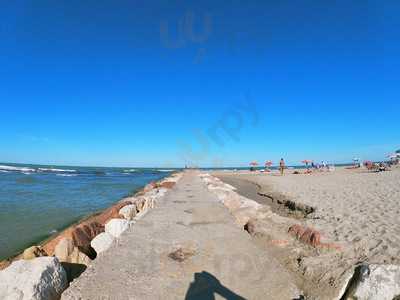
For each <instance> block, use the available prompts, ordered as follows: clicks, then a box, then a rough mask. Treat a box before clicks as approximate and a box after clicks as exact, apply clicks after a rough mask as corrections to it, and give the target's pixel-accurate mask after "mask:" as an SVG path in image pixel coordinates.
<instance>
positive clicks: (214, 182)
mask: <svg viewBox="0 0 400 300" xmlns="http://www.w3.org/2000/svg"><path fill="white" fill-rule="evenodd" d="M199 176H200V177H201V178H202V179H203V181H204V182H205V183H206V185H207V188H208V190H209V191H211V192H212V193H214V194H215V195H216V196H217V198H218V199H219V200H220V201H221V202H222V203H223V204H224V205H225V206H226V207H227V208H228V209H229V211H230V212H231V214H232V215H233V216H234V217H235V220H236V223H237V224H238V225H239V226H241V227H244V225H246V224H247V223H248V222H249V220H250V219H263V218H265V217H266V216H267V214H268V213H269V212H268V211H267V209H266V207H264V206H263V205H260V204H258V203H257V202H255V201H253V200H250V199H248V198H245V197H243V196H240V195H239V194H238V193H236V192H235V190H236V188H235V187H233V186H231V185H229V184H226V183H224V182H222V181H221V180H220V179H219V178H216V177H213V176H211V175H210V174H207V173H206V174H200V175H199Z"/></svg>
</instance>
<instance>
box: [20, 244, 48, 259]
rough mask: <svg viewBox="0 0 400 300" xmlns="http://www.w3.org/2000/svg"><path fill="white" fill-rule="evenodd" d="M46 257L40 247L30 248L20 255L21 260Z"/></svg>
mask: <svg viewBox="0 0 400 300" xmlns="http://www.w3.org/2000/svg"><path fill="white" fill-rule="evenodd" d="M41 256H47V253H46V251H44V250H43V249H42V248H41V247H38V246H32V247H29V248H27V249H25V251H24V253H23V254H22V257H23V259H25V260H30V259H34V258H36V257H41Z"/></svg>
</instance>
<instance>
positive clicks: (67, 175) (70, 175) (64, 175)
mask: <svg viewBox="0 0 400 300" xmlns="http://www.w3.org/2000/svg"><path fill="white" fill-rule="evenodd" d="M56 176H63V177H74V176H78V175H77V174H56Z"/></svg>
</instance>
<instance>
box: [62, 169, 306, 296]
mask: <svg viewBox="0 0 400 300" xmlns="http://www.w3.org/2000/svg"><path fill="white" fill-rule="evenodd" d="M292 282H293V281H292V279H291V276H290V274H289V273H288V272H287V271H286V270H284V269H283V268H282V267H281V266H280V265H279V264H278V262H277V261H275V259H274V258H273V257H272V256H271V255H269V254H268V252H267V251H266V250H265V249H262V248H261V247H259V246H257V245H256V244H255V243H254V242H253V241H252V238H251V237H250V236H249V235H248V233H247V232H246V231H244V230H243V228H240V227H239V226H238V225H237V224H236V223H235V221H234V218H233V216H232V215H231V214H230V213H229V211H228V209H227V208H226V207H224V206H223V204H221V203H220V201H218V199H217V197H216V196H215V195H214V194H212V193H211V192H210V191H208V190H207V188H206V186H205V184H204V182H203V181H202V180H201V179H200V177H199V176H198V172H196V171H188V172H185V173H184V176H183V177H182V179H181V180H180V181H179V182H178V183H177V184H176V185H175V186H174V187H173V188H172V189H171V190H170V191H169V192H168V193H167V195H166V196H165V197H163V198H162V199H161V200H160V201H159V202H158V203H156V207H155V208H154V209H152V210H150V211H149V212H148V213H147V214H146V215H144V216H143V217H142V218H141V219H139V220H137V221H136V224H134V225H133V226H132V227H131V228H130V229H128V231H126V232H125V233H124V234H123V235H122V236H121V237H120V238H119V239H118V242H117V243H115V244H114V245H113V246H112V247H111V248H110V249H108V250H107V251H106V252H103V253H101V254H100V255H99V256H98V257H97V258H96V260H95V261H93V263H92V264H91V265H90V266H89V267H88V268H87V270H86V271H85V272H84V273H83V274H82V275H81V276H80V277H79V278H78V279H76V280H75V281H73V282H72V283H71V285H70V287H69V288H68V289H67V290H66V291H65V292H64V293H63V295H62V299H214V298H213V296H215V297H216V299H294V298H297V297H298V296H299V295H300V292H299V291H298V289H297V287H296V286H295V285H294V284H293V283H292Z"/></svg>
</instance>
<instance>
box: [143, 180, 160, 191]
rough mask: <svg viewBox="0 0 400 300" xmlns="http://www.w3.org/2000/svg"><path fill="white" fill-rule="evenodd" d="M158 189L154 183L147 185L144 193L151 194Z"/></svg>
mask: <svg viewBox="0 0 400 300" xmlns="http://www.w3.org/2000/svg"><path fill="white" fill-rule="evenodd" d="M156 187H157V183H156V182H154V181H152V182H150V183H149V184H147V185H146V186H145V187H144V188H143V191H144V192H145V193H147V192H150V191H151V190H152V189H155V188H156Z"/></svg>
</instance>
